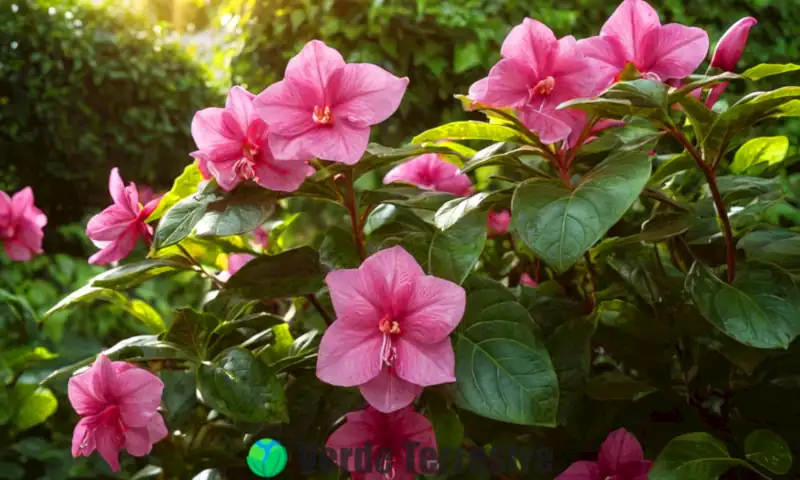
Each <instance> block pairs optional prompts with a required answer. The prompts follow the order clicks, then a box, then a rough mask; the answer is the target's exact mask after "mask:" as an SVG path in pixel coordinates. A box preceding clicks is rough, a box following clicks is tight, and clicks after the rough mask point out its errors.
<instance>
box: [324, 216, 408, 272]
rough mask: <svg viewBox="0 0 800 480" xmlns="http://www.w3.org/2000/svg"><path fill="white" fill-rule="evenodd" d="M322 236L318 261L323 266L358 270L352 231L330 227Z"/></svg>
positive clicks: (356, 252)
mask: <svg viewBox="0 0 800 480" xmlns="http://www.w3.org/2000/svg"><path fill="white" fill-rule="evenodd" d="M385 206H391V205H385ZM391 207H392V208H394V207H393V206H391ZM324 235H325V236H324V238H323V240H322V243H321V244H320V246H319V260H320V262H322V264H323V265H325V266H327V267H330V268H358V266H359V265H361V259H360V258H359V256H358V248H357V247H356V244H355V241H354V240H353V232H352V230H350V229H347V230H345V229H344V228H342V227H332V228H331V229H330V230H328V231H327V232H325V234H324Z"/></svg>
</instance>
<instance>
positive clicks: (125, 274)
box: [89, 257, 192, 290]
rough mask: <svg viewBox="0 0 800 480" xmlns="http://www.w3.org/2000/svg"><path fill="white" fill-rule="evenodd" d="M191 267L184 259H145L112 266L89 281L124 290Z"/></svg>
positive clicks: (93, 283) (101, 285) (97, 284)
mask: <svg viewBox="0 0 800 480" xmlns="http://www.w3.org/2000/svg"><path fill="white" fill-rule="evenodd" d="M190 268H192V266H191V264H189V263H188V262H187V261H186V260H185V259H183V258H181V257H174V258H170V259H166V258H158V259H146V260H142V261H140V262H135V263H128V264H125V265H120V266H119V267H116V268H112V269H111V270H108V271H106V272H103V273H101V274H100V275H98V276H96V277H94V278H93V279H92V280H91V281H90V282H89V283H90V284H91V285H95V286H97V287H104V288H113V289H117V290H125V289H128V288H131V287H135V286H137V285H139V284H141V283H143V282H145V281H147V280H149V279H151V278H153V277H157V276H159V275H163V274H165V273H172V272H177V271H181V270H187V269H190Z"/></svg>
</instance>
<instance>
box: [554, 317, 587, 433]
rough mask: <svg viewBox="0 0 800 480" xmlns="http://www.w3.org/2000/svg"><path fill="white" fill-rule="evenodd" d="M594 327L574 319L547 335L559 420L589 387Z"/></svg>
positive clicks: (561, 421)
mask: <svg viewBox="0 0 800 480" xmlns="http://www.w3.org/2000/svg"><path fill="white" fill-rule="evenodd" d="M593 334H594V326H593V325H592V323H591V322H589V321H587V320H585V319H583V318H574V319H572V320H570V321H569V322H567V323H565V324H563V325H560V326H558V327H557V328H556V329H555V331H554V332H553V333H552V334H551V335H550V336H549V337H548V338H547V350H548V351H549V352H550V358H551V359H552V361H553V366H554V367H555V370H556V375H558V391H559V396H558V421H559V423H560V424H565V423H566V421H567V418H568V417H569V414H570V413H571V412H572V410H573V409H574V408H575V406H576V405H577V403H578V400H579V399H580V397H581V395H583V393H584V389H585V388H586V377H588V375H589V368H590V364H591V360H592V345H591V340H592V335H593Z"/></svg>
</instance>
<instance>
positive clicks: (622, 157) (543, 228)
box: [511, 152, 650, 271]
mask: <svg viewBox="0 0 800 480" xmlns="http://www.w3.org/2000/svg"><path fill="white" fill-rule="evenodd" d="M649 176H650V159H649V157H648V155H647V153H644V152H625V153H622V154H617V155H614V156H612V157H609V158H608V159H607V160H606V161H604V162H603V163H601V164H600V165H598V166H597V167H595V168H594V169H593V170H591V171H590V172H589V173H588V174H587V175H586V177H584V178H583V180H582V181H581V183H580V184H578V185H576V186H575V188H574V189H570V188H568V187H567V186H566V185H564V184H563V183H562V182H561V181H559V180H545V179H539V178H534V179H530V180H528V181H526V182H525V183H523V184H522V185H520V186H519V188H517V191H516V192H515V193H514V198H513V200H512V203H511V213H512V214H511V219H512V222H513V225H514V228H515V229H516V231H517V232H518V233H519V235H520V237H521V238H522V240H523V241H524V242H525V244H526V245H527V246H528V247H530V248H531V249H532V250H533V251H534V252H535V253H536V255H537V257H539V258H541V259H542V260H543V261H545V262H546V263H547V264H548V265H550V266H551V267H553V268H555V269H556V270H559V271H565V270H567V269H568V268H569V267H571V266H572V265H573V264H575V262H577V261H578V260H579V259H580V258H581V257H582V256H583V254H584V252H586V251H587V250H589V248H591V247H592V245H594V244H595V242H597V241H598V240H600V238H602V237H603V235H605V233H606V232H607V231H608V230H609V229H610V228H611V227H612V226H614V224H615V223H617V221H618V220H619V219H620V218H622V215H623V214H624V213H625V211H627V210H628V208H629V207H630V206H631V205H632V204H633V202H635V201H636V199H637V198H638V196H639V194H640V193H641V191H642V189H643V188H644V186H645V184H646V183H647V179H648V177H649Z"/></svg>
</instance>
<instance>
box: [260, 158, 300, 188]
mask: <svg viewBox="0 0 800 480" xmlns="http://www.w3.org/2000/svg"><path fill="white" fill-rule="evenodd" d="M255 173H256V182H257V183H258V184H259V185H261V186H262V187H264V188H268V189H270V190H273V191H276V192H294V191H295V190H297V189H298V188H300V185H302V184H303V182H304V181H305V179H306V178H308V177H310V176H311V175H313V174H314V169H313V168H312V167H310V166H309V165H308V163H307V162H305V161H302V160H283V161H282V160H271V161H269V162H264V163H260V164H257V165H256V168H255Z"/></svg>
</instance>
